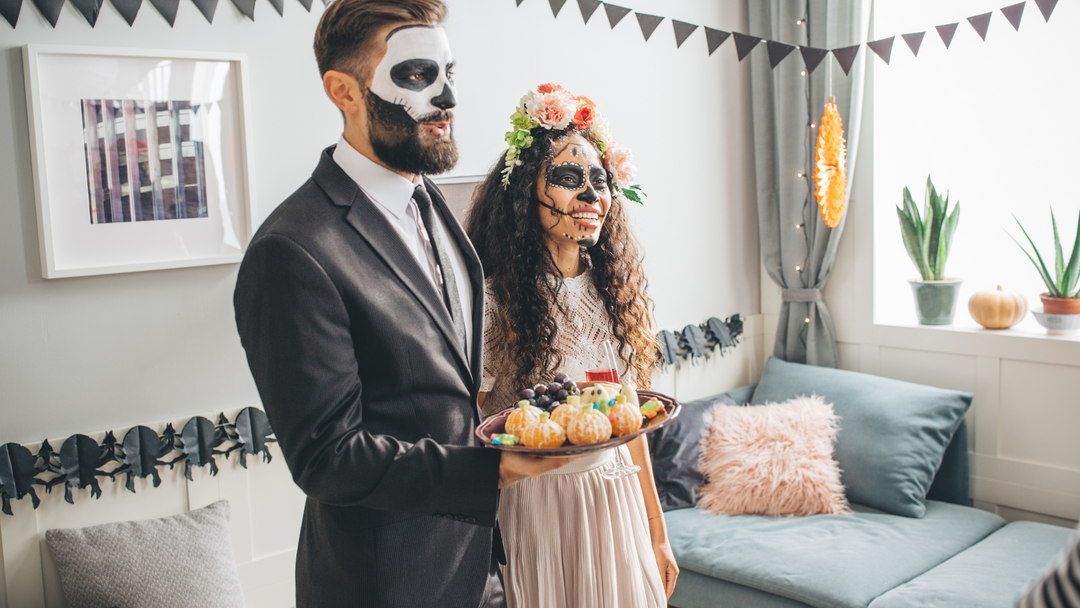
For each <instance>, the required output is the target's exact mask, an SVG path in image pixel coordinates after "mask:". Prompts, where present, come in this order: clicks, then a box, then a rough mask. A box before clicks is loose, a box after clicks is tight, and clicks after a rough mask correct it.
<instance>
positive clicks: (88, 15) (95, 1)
mask: <svg viewBox="0 0 1080 608" xmlns="http://www.w3.org/2000/svg"><path fill="white" fill-rule="evenodd" d="M102 2H103V0H71V3H72V4H74V5H75V8H76V9H78V10H79V12H80V13H82V16H83V18H84V19H86V22H87V23H89V24H90V27H94V26H95V25H97V19H98V15H100V14H101V4H102Z"/></svg>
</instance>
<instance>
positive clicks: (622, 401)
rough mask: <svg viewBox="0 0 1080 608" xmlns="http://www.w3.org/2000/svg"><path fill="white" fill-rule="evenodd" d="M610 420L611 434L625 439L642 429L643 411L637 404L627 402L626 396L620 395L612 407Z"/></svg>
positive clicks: (609, 415)
mask: <svg viewBox="0 0 1080 608" xmlns="http://www.w3.org/2000/svg"><path fill="white" fill-rule="evenodd" d="M608 420H610V421H611V434H612V435H615V436H616V437H624V436H626V435H630V434H632V433H636V432H638V429H640V428H641V410H639V409H638V405H637V404H636V403H630V402H629V401H627V399H626V395H619V396H618V397H616V398H615V405H613V406H611V413H610V414H608Z"/></svg>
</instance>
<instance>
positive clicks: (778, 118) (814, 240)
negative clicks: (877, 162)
mask: <svg viewBox="0 0 1080 608" xmlns="http://www.w3.org/2000/svg"><path fill="white" fill-rule="evenodd" d="M870 5H871V0H812V1H811V0H746V6H747V10H748V13H749V20H750V32H749V33H750V34H751V35H753V36H759V37H761V38H764V39H766V40H775V41H779V42H784V43H787V44H792V45H803V46H808V47H814V48H821V49H835V48H841V47H846V46H850V45H854V44H863V43H865V42H866V41H867V37H868V35H869V27H870ZM800 21H801V22H802V23H799V22H800ZM761 47H763V48H757V49H755V50H754V51H753V52H752V53H750V56H749V57H748V58H747V60H748V61H750V63H751V94H752V110H753V127H754V160H755V168H756V171H757V197H758V230H759V232H760V237H761V257H762V261H763V262H764V265H765V270H766V271H767V272H768V273H769V276H770V277H772V279H773V280H774V281H776V282H777V283H778V284H779V285H780V287H781V288H783V294H784V297H783V299H784V303H783V307H782V308H781V309H780V324H779V326H778V327H777V331H776V346H775V349H774V355H775V356H777V357H779V358H781V359H784V360H786V361H795V362H799V363H809V364H811V365H820V366H826V367H837V365H838V358H839V356H838V353H837V348H836V334H835V331H834V329H833V323H832V317H830V316H829V310H828V308H826V306H825V303H824V302H823V301H822V298H821V290H822V288H823V287H824V286H825V282H826V281H827V280H828V278H829V273H830V272H831V271H832V266H833V261H834V259H835V258H836V247H837V244H838V243H839V241H840V235H841V234H842V233H843V231H844V221H845V220H846V213H845V218H844V219H843V220H841V221H840V225H839V226H837V227H836V228H829V227H828V226H826V225H825V221H824V220H823V219H822V218H821V214H820V213H819V212H818V207H817V197H816V196H815V194H814V190H813V182H812V176H813V167H812V163H813V160H814V150H815V147H816V143H817V128H811V127H810V125H811V124H813V125H815V127H816V125H817V124H818V122H819V121H820V120H821V114H822V112H824V110H825V101H826V99H827V98H828V96H829V95H830V92H831V94H832V95H833V96H834V97H835V98H836V105H837V107H838V109H839V110H840V116H841V118H842V119H843V122H844V134H845V139H846V141H847V169H848V174H847V175H848V191H849V192H850V191H851V187H850V184H851V179H852V176H853V175H854V170H855V160H856V158H857V152H858V149H857V148H858V141H859V126H860V122H861V116H860V115H861V110H862V99H863V83H864V82H865V70H866V61H867V54H868V53H869V51H868V49H867V48H866V47H865V46H863V47H861V48H860V49H859V54H858V55H857V56H856V58H855V63H854V65H853V66H852V68H851V74H850V75H849V76H845V75H844V72H843V70H842V69H841V68H840V66H839V64H837V63H836V59H835V58H834V57H833V56H832V55H829V56H827V57H826V58H825V59H824V60H823V61H822V62H821V64H820V65H819V66H817V68H816V69H815V70H814V71H813V72H812V73H811V74H810V75H809V76H804V75H802V74H801V72H802V71H803V70H805V64H804V62H803V59H802V57H801V56H800V52H799V50H798V49H796V50H795V51H793V52H792V53H791V54H790V55H789V56H788V57H787V58H786V59H784V60H783V61H782V62H781V63H780V64H779V65H778V66H777V67H776V69H772V68H771V67H770V65H769V54H768V52H766V49H765V48H764V47H765V43H764V42H762V43H761ZM830 70H831V72H830ZM800 173H802V174H804V175H803V176H802V177H800V176H799V174H800Z"/></svg>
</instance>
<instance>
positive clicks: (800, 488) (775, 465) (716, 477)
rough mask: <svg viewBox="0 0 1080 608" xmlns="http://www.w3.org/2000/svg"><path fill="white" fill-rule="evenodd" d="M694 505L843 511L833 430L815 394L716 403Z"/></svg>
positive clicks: (729, 511) (747, 511) (738, 511)
mask: <svg viewBox="0 0 1080 608" xmlns="http://www.w3.org/2000/svg"><path fill="white" fill-rule="evenodd" d="M705 422H706V425H707V428H706V430H705V435H704V438H703V441H702V444H701V463H700V464H701V473H702V475H703V476H704V477H705V482H704V483H703V484H701V486H700V487H699V488H698V494H699V495H700V497H701V500H700V502H699V503H698V508H699V509H701V510H703V511H706V512H708V513H713V514H723V515H771V516H779V515H820V514H841V513H848V512H850V509H849V508H848V502H847V498H845V497H844V486H843V485H842V484H841V483H840V467H839V465H838V464H837V463H836V460H834V459H833V445H834V444H835V443H836V433H837V430H838V425H837V416H836V414H835V413H834V412H833V408H832V405H831V404H828V403H825V400H824V399H822V398H821V397H818V396H816V395H815V396H813V397H805V396H804V397H796V398H795V399H791V400H789V401H785V402H784V403H767V404H765V405H750V406H730V405H718V406H716V407H715V408H713V410H712V412H710V413H709V414H708V415H707V416H706V418H705Z"/></svg>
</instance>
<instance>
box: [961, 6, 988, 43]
mask: <svg viewBox="0 0 1080 608" xmlns="http://www.w3.org/2000/svg"><path fill="white" fill-rule="evenodd" d="M993 16H994V13H983V14H981V15H975V16H974V17H968V18H967V20H968V23H970V24H971V27H972V28H974V29H975V32H976V33H977V34H979V38H982V39H983V41H984V42H985V41H986V31H987V30H988V29H990V17H993Z"/></svg>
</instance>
